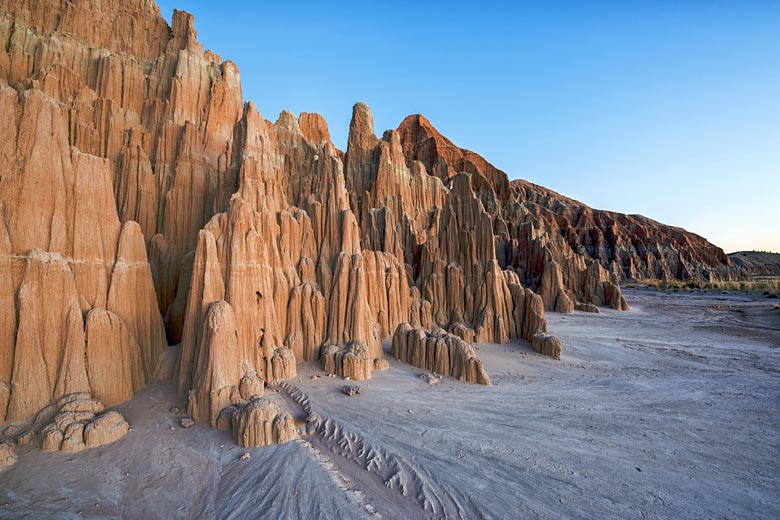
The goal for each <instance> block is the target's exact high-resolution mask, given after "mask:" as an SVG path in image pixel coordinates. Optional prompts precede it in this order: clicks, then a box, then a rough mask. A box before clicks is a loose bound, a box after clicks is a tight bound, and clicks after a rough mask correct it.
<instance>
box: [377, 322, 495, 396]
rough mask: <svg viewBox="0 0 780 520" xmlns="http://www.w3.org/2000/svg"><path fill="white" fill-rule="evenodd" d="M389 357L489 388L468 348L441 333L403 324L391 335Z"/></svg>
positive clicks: (457, 339) (475, 358)
mask: <svg viewBox="0 0 780 520" xmlns="http://www.w3.org/2000/svg"><path fill="white" fill-rule="evenodd" d="M391 354H392V356H393V357H394V358H396V359H398V360H401V361H405V362H406V363H410V364H412V365H414V366H416V367H419V368H423V369H425V370H431V371H432V372H436V373H438V374H443V375H448V376H452V377H454V378H455V379H458V380H460V381H464V382H467V383H477V384H480V385H489V384H490V377H488V375H487V374H486V373H485V369H484V368H483V367H482V361H480V360H479V359H478V358H477V356H476V355H475V354H474V349H473V348H472V347H471V345H469V344H468V343H466V342H465V341H463V340H462V339H460V338H459V337H457V336H455V335H453V334H448V333H446V332H445V331H443V330H439V331H434V332H433V333H431V332H427V331H425V330H423V329H413V328H412V327H411V326H410V325H409V324H408V323H402V324H400V325H399V326H398V328H397V329H396V331H395V334H393V346H392V350H391Z"/></svg>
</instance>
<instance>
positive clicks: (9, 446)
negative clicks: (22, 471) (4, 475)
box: [0, 441, 16, 470]
mask: <svg viewBox="0 0 780 520" xmlns="http://www.w3.org/2000/svg"><path fill="white" fill-rule="evenodd" d="M15 462H16V449H15V448H14V445H13V443H11V442H8V441H3V442H0V470H2V469H4V468H7V467H8V466H13V464H14V463H15Z"/></svg>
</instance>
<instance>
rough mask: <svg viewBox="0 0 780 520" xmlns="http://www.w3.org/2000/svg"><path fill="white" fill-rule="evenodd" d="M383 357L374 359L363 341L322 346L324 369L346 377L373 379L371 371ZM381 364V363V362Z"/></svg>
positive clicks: (326, 371)
mask: <svg viewBox="0 0 780 520" xmlns="http://www.w3.org/2000/svg"><path fill="white" fill-rule="evenodd" d="M377 361H380V362H381V358H377V359H373V358H371V356H370V355H369V352H368V347H366V346H365V345H364V344H363V343H359V342H354V341H353V342H352V343H350V344H348V345H343V346H341V345H328V346H325V347H323V348H322V369H323V370H324V371H325V373H326V374H333V375H337V376H339V377H343V378H344V379H352V380H355V381H361V380H363V379H371V371H372V370H374V367H375V365H376V362H377ZM380 366H381V363H380Z"/></svg>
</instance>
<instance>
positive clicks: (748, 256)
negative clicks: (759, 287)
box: [729, 251, 780, 277]
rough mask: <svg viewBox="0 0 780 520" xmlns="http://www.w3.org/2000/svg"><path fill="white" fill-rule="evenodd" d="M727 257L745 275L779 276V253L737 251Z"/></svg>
mask: <svg viewBox="0 0 780 520" xmlns="http://www.w3.org/2000/svg"><path fill="white" fill-rule="evenodd" d="M729 258H731V261H732V262H734V264H735V265H736V266H737V267H738V268H739V269H740V270H741V271H742V273H744V274H745V275H746V276H747V277H753V276H780V253H770V252H767V251H738V252H736V253H729Z"/></svg>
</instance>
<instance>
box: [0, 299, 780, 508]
mask: <svg viewBox="0 0 780 520" xmlns="http://www.w3.org/2000/svg"><path fill="white" fill-rule="evenodd" d="M626 296H627V297H628V300H629V303H630V304H631V307H632V310H631V312H629V313H621V312H617V311H605V312H603V313H602V314H600V315H592V314H585V313H579V312H578V313H575V314H573V315H558V314H553V315H550V316H549V317H548V319H549V321H550V329H551V331H552V332H553V333H555V334H556V335H558V336H559V337H560V338H561V339H562V340H563V347H564V356H563V359H562V360H561V361H554V360H551V359H549V358H546V357H542V356H540V355H537V354H535V353H533V352H532V351H531V350H530V349H529V348H528V347H527V346H526V345H525V344H521V343H516V344H512V345H508V346H494V345H486V346H482V347H481V348H480V349H479V351H478V355H479V356H480V357H481V358H482V359H483V360H484V362H485V368H486V369H487V371H488V373H489V375H490V377H491V378H492V380H493V383H494V386H490V387H483V386H480V385H467V384H462V383H458V382H456V381H453V380H450V379H446V378H445V379H443V380H442V381H441V382H440V383H439V384H436V385H429V384H427V383H426V382H424V381H423V380H422V379H420V377H419V375H420V373H421V371H420V370H419V369H414V368H411V367H409V366H408V365H404V364H401V363H398V362H395V361H391V363H390V366H391V368H390V370H389V371H385V372H376V373H375V374H374V378H373V379H372V380H370V381H366V382H362V383H360V386H361V387H362V393H361V395H359V396H356V397H347V396H345V395H343V394H342V393H341V391H340V390H341V387H342V386H343V384H344V382H343V381H341V380H337V379H332V378H327V377H320V378H318V379H312V378H311V376H312V375H313V374H315V373H317V372H318V371H316V370H315V369H314V368H311V367H309V368H305V367H304V368H303V369H302V370H301V371H300V373H301V375H300V377H298V378H296V379H295V380H293V381H290V382H288V383H289V384H285V385H283V387H277V389H276V390H277V391H276V392H274V391H271V392H268V394H270V395H271V396H272V398H273V399H276V400H278V402H279V403H280V404H284V405H285V406H286V407H287V408H288V409H289V410H291V411H292V412H294V414H295V415H296V419H300V426H301V428H303V429H306V428H308V431H309V432H310V433H309V434H307V435H304V437H303V438H302V439H301V440H297V441H293V442H290V443H287V444H285V445H281V446H271V447H267V448H260V449H253V450H245V449H242V448H239V447H238V446H236V445H235V444H234V443H233V442H232V440H231V438H230V436H229V433H226V432H219V431H214V430H211V429H209V428H207V427H206V426H204V425H200V424H199V425H197V426H195V427H193V428H190V429H186V430H185V429H182V428H181V427H180V426H179V424H178V421H179V417H177V416H176V415H175V414H172V413H171V412H170V409H171V407H172V406H176V405H180V403H179V402H178V400H177V398H176V396H175V393H174V392H173V389H172V386H171V385H169V384H166V383H157V384H155V385H151V386H149V387H147V388H146V389H145V390H143V391H142V392H141V393H140V394H139V395H138V396H137V397H136V398H135V399H133V400H132V401H130V402H129V403H127V404H126V405H124V406H121V407H119V409H120V410H121V411H122V413H124V414H125V416H126V417H127V419H128V421H129V422H130V423H131V425H132V427H133V430H132V431H131V432H130V433H128V434H127V435H126V436H125V437H124V438H122V439H120V440H119V441H117V442H116V443H114V444H112V445H109V446H105V447H102V448H96V449H93V450H87V451H84V452H81V453H77V454H69V453H43V452H41V451H40V450H38V449H33V448H21V449H20V450H19V461H18V462H17V463H16V465H14V466H13V467H11V468H10V469H9V470H7V471H5V472H3V473H2V474H0V516H2V517H3V518H17V517H23V518H38V517H41V516H46V517H50V518H76V517H87V518H103V517H123V518H163V519H166V520H167V519H172V518H258V517H262V518H266V517H267V518H317V517H321V518H367V517H368V518H370V517H378V516H379V515H381V516H382V517H383V518H439V517H446V518H607V517H610V518H733V519H741V518H778V517H780V413H779V412H780V348H778V347H780V311H778V310H773V309H772V305H771V303H767V301H756V302H750V301H747V300H746V299H745V298H742V297H738V296H726V295H702V294H682V293H681V294H657V293H654V292H651V291H649V290H627V291H626ZM307 417H308V419H309V423H308V424H307V423H306V422H305V420H306V418H307ZM247 452H248V453H250V455H251V457H250V458H244V459H243V460H242V459H241V456H242V455H243V454H245V453H247Z"/></svg>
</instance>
